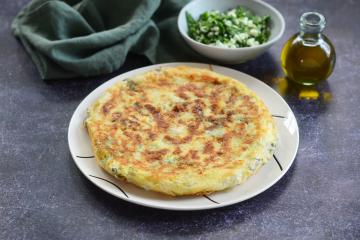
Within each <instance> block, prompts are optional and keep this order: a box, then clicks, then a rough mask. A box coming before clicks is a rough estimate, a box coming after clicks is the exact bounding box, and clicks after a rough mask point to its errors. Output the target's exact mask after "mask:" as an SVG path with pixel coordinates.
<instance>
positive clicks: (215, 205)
mask: <svg viewBox="0 0 360 240" xmlns="http://www.w3.org/2000/svg"><path fill="white" fill-rule="evenodd" d="M181 65H189V66H194V65H196V66H195V67H199V68H207V69H209V68H211V69H212V68H214V67H216V68H222V69H224V70H231V71H235V72H237V73H240V74H242V75H245V76H246V77H248V78H250V79H252V80H255V81H257V82H258V83H259V84H260V85H262V86H263V87H265V88H266V89H267V90H269V91H271V92H272V93H273V94H275V95H276V97H278V98H279V99H280V100H281V101H282V103H283V104H284V105H285V106H287V108H288V110H289V111H290V112H291V114H292V115H293V118H294V121H295V125H296V131H295V133H296V134H295V137H296V139H295V140H296V146H295V148H294V150H295V151H294V153H293V154H292V156H291V160H290V161H289V164H288V165H287V166H286V167H285V168H283V169H282V171H281V173H280V174H279V176H277V177H276V178H275V179H274V180H272V181H271V182H269V183H268V184H267V185H265V186H264V187H262V188H261V189H259V190H257V191H255V192H253V193H252V194H248V195H247V196H246V197H245V198H243V199H241V200H239V199H236V198H235V199H232V200H229V201H226V202H223V203H219V204H213V205H205V206H203V207H202V206H200V207H199V206H194V207H190V206H186V207H181V206H180V207H179V206H170V207H169V206H163V205H161V204H158V205H153V204H148V203H147V202H142V201H138V200H134V199H132V198H125V197H121V196H120V195H117V194H115V193H113V192H111V191H108V190H107V189H106V188H103V187H102V186H101V184H100V183H99V181H95V180H94V179H92V178H90V176H89V174H87V173H85V172H84V171H83V169H82V168H81V167H80V166H79V164H78V163H77V160H76V155H75V154H74V153H73V151H72V147H71V143H70V141H71V140H70V132H71V126H72V124H74V123H73V122H74V121H75V118H76V113H77V112H78V111H80V106H81V105H82V104H84V102H85V100H86V99H87V98H88V97H89V96H90V95H92V94H93V93H94V92H95V91H98V89H99V88H102V87H103V85H105V84H110V82H113V81H114V82H115V81H116V79H118V78H120V77H121V76H122V75H125V74H131V73H133V72H137V71H140V72H145V71H148V70H151V69H154V68H159V67H166V66H181ZM119 81H121V80H119ZM238 81H240V82H241V80H238ZM108 87H110V86H108ZM252 91H253V90H252ZM67 138H68V146H69V150H70V154H71V157H72V158H73V161H74V162H75V165H76V166H77V168H78V169H79V170H80V172H81V173H82V174H83V175H84V176H85V177H86V178H87V179H88V180H89V181H90V182H92V183H93V184H94V185H95V186H97V187H98V188H100V189H101V190H102V191H105V192H107V193H108V194H111V195H112V196H114V197H116V198H118V199H121V200H124V201H127V202H130V203H133V204H137V205H141V206H145V207H150V208H155V209H162V210H173V211H198V210H208V209H215V208H222V207H226V206H229V205H233V204H236V203H240V202H243V201H246V200H248V199H251V198H253V197H255V196H257V195H259V194H261V193H263V192H264V191H266V190H267V189H269V188H271V187H272V186H274V185H275V184H276V183H277V182H278V181H279V180H280V179H281V178H282V177H284V175H285V174H286V173H287V172H288V170H289V169H290V168H291V166H292V165H293V163H294V161H295V158H296V154H297V152H298V148H299V140H300V137H299V126H298V123H297V120H296V117H295V114H294V112H293V111H292V109H291V108H290V106H289V104H287V102H286V101H285V100H284V99H283V98H282V97H281V95H280V94H279V93H278V92H276V91H275V90H274V89H273V88H272V87H270V86H268V85H267V84H266V83H264V82H263V81H261V80H259V79H257V78H255V77H253V76H251V75H249V74H246V73H244V72H241V71H239V70H236V69H233V68H229V67H224V66H220V65H216V64H208V63H200V62H168V63H160V64H154V65H148V66H144V67H140V68H135V69H132V70H130V71H127V72H123V73H121V74H119V75H116V76H114V77H112V78H111V79H109V80H107V81H105V82H103V83H102V84H100V85H99V86H97V87H96V88H95V89H93V90H92V91H91V92H90V93H88V94H87V95H86V97H85V98H83V99H82V100H81V101H80V103H79V104H78V105H77V107H76V109H75V110H74V112H73V114H72V116H71V119H70V122H69V125H68V134H67ZM144 191H145V190H144Z"/></svg>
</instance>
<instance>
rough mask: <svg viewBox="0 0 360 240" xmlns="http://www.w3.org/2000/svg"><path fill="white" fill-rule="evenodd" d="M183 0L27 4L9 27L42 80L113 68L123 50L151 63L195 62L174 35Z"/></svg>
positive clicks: (121, 58) (39, 1) (42, 1)
mask: <svg viewBox="0 0 360 240" xmlns="http://www.w3.org/2000/svg"><path fill="white" fill-rule="evenodd" d="M187 2H188V1H187V0H164V1H163V2H161V0H33V1H31V2H30V3H29V4H28V5H27V6H25V7H24V8H23V9H22V10H21V12H20V13H19V14H18V15H17V16H16V18H15V19H14V21H13V23H12V31H13V33H14V35H15V36H16V37H18V38H19V39H20V41H21V42H22V44H23V45H24V47H25V49H26V51H27V52H28V53H29V54H30V56H31V58H32V60H33V61H34V63H35V64H36V67H37V69H38V70H39V73H40V75H41V78H43V79H59V78H73V77H79V76H84V77H85V76H96V75H100V74H105V73H110V72H113V71H115V70H117V69H118V68H119V67H120V66H121V65H122V64H123V63H124V61H125V59H126V56H127V55H128V53H129V52H132V53H135V54H140V55H144V56H146V57H147V58H148V59H149V60H150V61H151V62H153V63H157V62H167V61H185V60H193V61H194V60H195V61H196V60H199V59H200V57H199V55H197V54H196V53H195V52H194V51H193V50H191V49H190V48H189V47H188V46H187V45H186V43H185V42H184V41H183V39H181V36H180V35H179V33H178V29H177V24H176V19H177V14H178V12H179V10H180V9H181V7H182V6H183V5H185V4H186V3H187Z"/></svg>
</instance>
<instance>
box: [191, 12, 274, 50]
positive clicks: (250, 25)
mask: <svg viewBox="0 0 360 240" xmlns="http://www.w3.org/2000/svg"><path fill="white" fill-rule="evenodd" d="M186 20H187V24H188V34H189V36H190V37H191V38H192V39H194V40H195V41H198V42H201V43H204V44H208V45H213V46H218V47H226V48H240V47H251V46H256V45H259V44H262V43H264V42H266V41H268V39H269V36H270V17H269V16H263V17H261V16H257V15H254V14H253V13H252V12H251V11H250V10H247V9H245V8H243V7H237V8H234V9H231V10H229V11H227V12H224V13H221V12H219V11H207V12H204V13H203V14H201V15H200V17H199V19H198V20H195V19H194V18H193V17H192V16H191V15H190V14H189V13H186Z"/></svg>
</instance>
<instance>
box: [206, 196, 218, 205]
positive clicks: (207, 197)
mask: <svg viewBox="0 0 360 240" xmlns="http://www.w3.org/2000/svg"><path fill="white" fill-rule="evenodd" d="M203 197H204V198H206V199H207V200H209V201H211V202H213V203H216V204H220V203H218V202H217V201H215V200H212V199H211V198H210V197H209V196H207V195H205V194H204V195H203Z"/></svg>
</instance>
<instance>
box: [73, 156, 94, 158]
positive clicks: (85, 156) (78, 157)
mask: <svg viewBox="0 0 360 240" xmlns="http://www.w3.org/2000/svg"><path fill="white" fill-rule="evenodd" d="M76 157H77V158H94V156H76Z"/></svg>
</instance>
